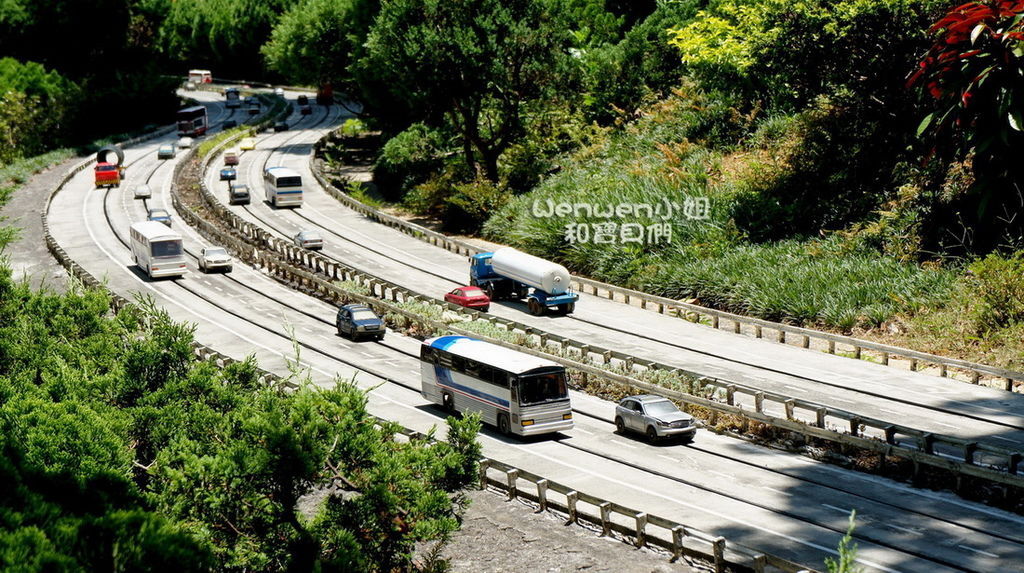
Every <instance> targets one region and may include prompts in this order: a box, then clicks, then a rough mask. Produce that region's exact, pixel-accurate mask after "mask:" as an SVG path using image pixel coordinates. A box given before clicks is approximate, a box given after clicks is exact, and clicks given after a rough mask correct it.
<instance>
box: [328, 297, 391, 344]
mask: <svg viewBox="0 0 1024 573" xmlns="http://www.w3.org/2000/svg"><path fill="white" fill-rule="evenodd" d="M337 325H338V334H340V335H342V336H348V337H349V338H351V339H352V340H358V339H360V338H376V339H377V340H384V332H385V330H384V321H383V320H381V319H380V317H379V316H377V313H375V312H373V309H372V308H370V307H368V306H366V305H365V304H346V305H345V306H343V307H341V308H339V309H338V319H337Z"/></svg>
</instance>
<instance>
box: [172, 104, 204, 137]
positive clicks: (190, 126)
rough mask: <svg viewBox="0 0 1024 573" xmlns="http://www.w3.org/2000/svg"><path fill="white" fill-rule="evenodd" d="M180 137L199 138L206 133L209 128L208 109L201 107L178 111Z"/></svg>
mask: <svg viewBox="0 0 1024 573" xmlns="http://www.w3.org/2000/svg"><path fill="white" fill-rule="evenodd" d="M177 120H178V135H181V136H184V135H187V136H189V137H198V136H200V135H203V134H205V133H206V129H207V127H208V126H209V123H208V120H207V116H206V108H205V107H203V106H201V105H196V106H192V107H186V108H185V109H182V110H178V115H177Z"/></svg>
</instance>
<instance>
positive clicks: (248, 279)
mask: <svg viewBox="0 0 1024 573" xmlns="http://www.w3.org/2000/svg"><path fill="white" fill-rule="evenodd" d="M332 113H334V114H335V115H332V116H330V117H331V118H333V119H330V120H328V121H325V122H323V123H320V124H318V125H319V128H323V129H326V128H328V127H329V125H331V124H333V123H334V122H336V121H338V120H340V119H341V115H342V114H338V113H337V112H332ZM313 121H315V120H314V119H312V118H311V119H310V123H311V124H312V123H313ZM295 135H296V134H294V133H292V134H289V133H288V132H284V133H281V134H275V135H261V136H260V138H259V143H258V148H257V151H263V152H270V153H273V149H274V142H275V141H277V142H278V143H279V144H281V145H282V146H290V145H291V146H298V145H299V144H300V142H299V141H298V140H293V139H291V138H292V137H293V136H295ZM168 139H172V138H171V137H169V138H168ZM160 142H161V140H154V141H151V142H148V143H145V144H142V145H140V146H138V147H133V148H130V149H128V150H127V156H128V157H127V159H128V161H129V163H130V164H131V166H130V168H129V181H128V183H127V184H126V185H122V187H121V188H118V189H111V190H98V189H93V186H92V179H91V173H89V171H88V170H86V171H83V172H82V173H80V174H78V175H77V176H76V177H74V178H73V179H72V180H71V182H70V183H69V184H68V185H67V186H66V188H65V189H64V190H63V191H62V192H61V193H59V194H58V195H57V196H56V197H55V199H54V201H53V204H52V206H51V208H50V212H49V213H50V214H49V222H50V228H51V232H52V233H53V235H54V237H55V238H56V239H57V241H58V243H59V244H60V245H62V246H63V247H64V248H65V249H66V250H67V251H68V252H69V254H70V256H71V257H72V258H73V259H74V260H75V261H77V262H79V263H80V264H82V265H83V266H84V267H85V268H86V269H87V270H88V271H89V272H91V273H92V274H93V275H94V276H96V277H98V278H101V279H103V278H105V279H106V280H107V284H108V286H109V288H111V289H112V290H114V291H116V292H119V293H121V294H123V295H125V296H129V297H130V296H132V293H142V294H144V295H148V296H151V297H153V300H154V301H155V303H156V304H157V305H158V306H160V307H163V308H165V309H167V311H168V312H169V313H170V314H171V316H172V317H174V318H175V319H177V320H180V321H188V322H192V323H195V324H196V338H197V339H198V340H199V341H200V342H203V343H204V344H207V345H209V346H212V347H214V348H216V349H218V350H220V351H221V352H224V353H225V354H228V355H230V356H233V357H235V358H239V359H240V358H244V357H245V356H247V355H250V354H254V355H255V356H256V357H257V358H258V359H259V361H260V364H261V365H263V366H264V367H265V368H267V369H270V370H273V371H275V372H278V373H280V374H287V372H288V367H287V364H286V362H285V359H286V358H289V357H293V356H292V354H293V351H292V338H291V337H292V336H294V338H295V340H296V341H297V343H298V344H299V347H300V350H301V353H300V356H299V357H298V360H299V361H300V363H301V364H302V365H303V366H305V367H307V368H308V369H309V373H310V375H311V376H312V378H313V380H314V381H315V383H317V384H321V385H329V384H331V383H333V381H334V380H335V379H337V378H341V379H349V378H351V377H353V376H355V378H356V381H357V383H359V384H360V385H361V386H362V387H364V388H373V390H372V392H371V394H370V398H371V400H370V405H371V411H373V412H374V413H375V414H376V415H379V416H382V417H385V418H389V419H393V420H396V421H398V422H400V423H402V424H403V425H405V426H407V427H410V428H413V429H417V430H421V431H426V430H429V429H430V428H431V427H434V426H441V427H443V424H444V418H443V414H442V412H441V411H440V410H438V409H437V408H435V407H433V406H431V405H428V404H427V403H426V402H425V401H424V400H423V398H422V397H421V396H420V395H419V361H418V359H417V358H416V355H417V349H418V344H419V343H418V342H417V341H415V340H412V339H409V338H406V337H404V336H401V335H398V334H396V333H389V335H388V337H387V338H386V339H385V341H384V342H382V343H352V342H350V341H348V340H347V339H342V338H339V337H338V336H337V335H336V332H335V330H334V327H333V319H334V312H335V309H334V308H333V307H332V306H330V305H327V304H325V303H322V302H320V301H318V300H315V299H312V298H310V297H307V296H305V295H303V294H300V293H297V292H295V291H293V290H290V289H288V288H286V287H285V286H283V285H280V284H278V283H276V282H274V281H272V280H270V279H269V278H267V277H265V276H264V275H262V274H260V273H258V272H256V271H254V270H253V269H251V268H248V267H247V266H245V265H241V264H238V263H237V262H236V264H235V270H234V272H232V273H230V274H227V275H219V274H218V275H204V274H202V273H199V272H197V271H196V269H195V261H194V260H193V261H192V262H191V263H190V267H191V271H192V272H191V273H190V274H189V275H187V276H186V277H185V278H183V279H180V280H174V281H172V280H158V281H151V280H149V279H148V278H146V277H145V276H144V275H142V274H141V273H140V272H139V270H138V269H137V268H136V267H135V266H134V265H133V264H132V261H131V256H130V254H129V251H128V249H127V247H126V246H125V241H126V237H127V230H128V227H129V225H130V224H131V223H132V222H134V221H138V220H141V219H143V218H144V217H145V206H144V205H143V201H139V200H134V199H132V197H131V195H130V194H129V189H130V187H131V185H132V184H134V183H136V181H134V180H133V179H132V178H133V177H135V176H137V175H138V176H145V177H146V178H147V179H148V180H149V183H150V185H151V186H152V187H153V189H154V196H153V198H152V199H150V200H148V201H146V202H145V203H146V204H147V205H148V206H164V207H167V208H168V209H169V210H172V211H173V209H171V204H170V203H171V202H170V199H169V195H168V193H169V188H170V183H171V182H170V177H171V175H172V168H171V165H172V163H173V162H174V160H169V161H158V160H157V159H156V147H157V146H158V145H159V143H160ZM294 149H299V148H298V147H295V148H294ZM291 157H293V155H291V154H287V155H285V157H284V159H283V163H284V164H288V158H291ZM263 159H265V158H261V157H260V156H259V154H258V153H252V154H251V156H250V152H246V153H245V154H243V161H261V160H263ZM257 165H258V164H257ZM243 172H245V173H249V171H248V170H244V171H243V170H240V174H241V173H243ZM247 176H248V175H247ZM249 183H250V184H251V185H253V186H254V187H257V190H256V191H255V192H254V197H258V196H259V191H258V187H259V182H258V181H249ZM254 203H255V207H256V209H255V210H257V211H258V209H259V208H260V207H265V206H262V205H259V204H258V202H256V201H254ZM303 209H305V207H303ZM239 210H240V211H241V210H242V209H239ZM268 211H269V209H268ZM289 213H292V214H294V212H292V211H283V212H281V213H279V214H280V215H287V214H289ZM334 227H335V228H337V229H339V230H341V229H343V227H341V226H337V225H335V226H334ZM174 228H175V229H177V230H178V231H179V232H180V233H181V234H182V235H183V237H184V239H185V247H186V250H187V252H188V253H189V254H191V255H193V256H194V255H195V254H196V253H197V252H198V250H199V248H200V247H201V246H202V245H205V244H206V241H204V240H202V239H201V238H200V237H199V235H198V234H197V233H196V232H194V231H193V230H192V229H189V228H187V227H185V226H184V225H183V223H182V222H181V221H180V218H177V220H176V222H175V223H174ZM581 304H582V303H581ZM573 400H574V406H575V409H576V412H577V415H576V428H575V429H574V430H572V431H570V432H566V433H564V434H562V435H559V436H555V437H553V438H548V439H540V440H528V441H519V440H514V439H509V438H505V437H503V436H500V435H497V434H496V433H495V432H493V431H492V429H485V431H484V432H483V433H482V435H481V441H482V443H483V445H484V453H485V455H487V456H489V457H492V458H494V459H497V460H501V461H504V462H506V463H510V464H513V465H516V466H518V467H521V468H523V469H525V470H528V471H531V472H534V473H537V474H539V475H543V476H545V477H547V478H549V479H551V480H554V481H558V482H561V483H563V484H566V485H568V486H570V487H573V488H576V489H578V490H579V491H583V492H586V493H589V494H592V495H597V496H599V497H602V498H605V499H608V500H611V501H614V502H616V503H619V504H622V505H626V506H629V507H632V508H635V509H639V510H642V511H647V512H649V513H651V514H652V515H658V516H661V517H665V518H669V519H675V520H678V521H680V522H682V523H686V524H688V525H692V526H694V527H699V528H701V529H704V530H706V531H709V532H714V533H715V534H718V535H723V536H725V537H726V538H727V539H728V540H729V541H730V542H738V543H742V544H745V545H747V546H749V547H753V548H756V549H758V550H761V551H765V552H769V553H773V554H777V555H780V556H783V557H786V558H788V559H792V560H795V561H798V562H802V563H806V564H808V565H809V566H811V567H815V568H821V567H822V565H821V564H822V562H823V559H824V557H825V556H828V555H833V554H834V548H835V547H836V544H837V542H838V540H839V538H840V537H841V536H842V533H843V532H844V531H845V528H846V520H847V516H848V512H849V510H852V509H857V511H858V518H859V519H858V522H859V525H860V526H859V527H858V530H857V532H856V538H857V542H858V544H859V546H860V553H859V555H860V558H861V562H862V563H863V564H864V565H865V566H866V567H868V568H869V569H870V570H879V571H922V572H923V571H929V572H931V571H956V570H965V571H993V570H1000V569H1004V568H1005V565H1006V564H1007V563H1021V562H1024V539H1022V537H1021V534H1020V532H1021V531H1022V528H1021V525H1022V524H1024V519H1022V518H1020V517H1018V516H1014V515H1011V514H1007V513H1004V512H1000V511H997V510H993V509H991V508H988V507H985V506H981V505H978V504H972V503H969V502H965V501H963V500H959V499H957V498H956V497H953V496H948V495H944V494H937V493H933V492H927V491H919V490H914V489H912V488H909V487H906V486H904V485H901V484H897V483H894V482H890V481H888V480H883V479H879V478H874V477H871V476H864V475H862V474H857V473H853V472H845V471H843V470H840V469H838V468H834V467H831V466H827V465H824V464H819V463H817V462H813V461H808V460H806V459H804V458H801V457H799V456H792V455H789V454H785V453H782V452H778V451H774V450H768V449H763V448H759V447H754V446H751V445H749V444H746V443H745V442H741V441H737V440H733V439H730V438H725V437H719V436H715V435H712V434H710V433H706V432H700V433H698V436H697V439H696V441H695V442H694V443H693V444H689V445H666V446H657V445H650V444H647V443H645V442H642V441H639V440H636V439H634V438H632V437H628V436H620V435H617V434H615V433H614V432H613V426H612V424H611V415H612V409H613V406H612V404H610V403H607V402H603V401H601V400H597V399H595V398H593V397H589V396H584V395H577V394H574V395H573Z"/></svg>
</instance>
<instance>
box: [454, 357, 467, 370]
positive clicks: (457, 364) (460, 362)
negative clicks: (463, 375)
mask: <svg viewBox="0 0 1024 573" xmlns="http://www.w3.org/2000/svg"><path fill="white" fill-rule="evenodd" d="M452 370H454V371H456V372H465V371H466V359H465V358H463V357H461V356H452Z"/></svg>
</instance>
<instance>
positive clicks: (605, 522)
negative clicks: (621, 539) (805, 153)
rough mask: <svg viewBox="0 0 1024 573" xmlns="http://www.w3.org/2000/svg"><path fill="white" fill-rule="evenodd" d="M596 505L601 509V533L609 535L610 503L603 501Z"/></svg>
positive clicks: (610, 527)
mask: <svg viewBox="0 0 1024 573" xmlns="http://www.w3.org/2000/svg"><path fill="white" fill-rule="evenodd" d="M598 507H599V508H600V509H601V535H605V536H607V535H610V534H611V532H612V504H611V502H608V501H603V502H601V505H600V506H598Z"/></svg>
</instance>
